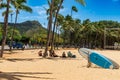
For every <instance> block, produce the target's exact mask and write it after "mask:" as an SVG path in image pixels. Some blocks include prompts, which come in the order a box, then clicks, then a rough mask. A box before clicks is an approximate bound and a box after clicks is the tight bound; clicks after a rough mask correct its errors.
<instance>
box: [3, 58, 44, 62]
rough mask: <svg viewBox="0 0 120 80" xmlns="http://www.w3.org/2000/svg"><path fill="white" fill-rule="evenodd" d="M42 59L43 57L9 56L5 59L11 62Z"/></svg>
mask: <svg viewBox="0 0 120 80" xmlns="http://www.w3.org/2000/svg"><path fill="white" fill-rule="evenodd" d="M40 59H43V58H9V59H5V60H7V61H11V62H17V61H35V60H40Z"/></svg>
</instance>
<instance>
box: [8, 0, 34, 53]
mask: <svg viewBox="0 0 120 80" xmlns="http://www.w3.org/2000/svg"><path fill="white" fill-rule="evenodd" d="M26 2H27V1H26V0H12V1H11V3H12V5H13V6H14V7H15V9H16V17H15V23H14V27H13V32H12V36H11V45H12V42H13V38H14V29H15V27H16V23H17V18H18V14H19V11H20V10H23V11H26V12H30V13H31V12H32V9H31V8H30V7H29V6H27V5H25V3H26ZM11 50H12V46H10V51H11Z"/></svg>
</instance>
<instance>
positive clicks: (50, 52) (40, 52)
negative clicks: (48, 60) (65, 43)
mask: <svg viewBox="0 0 120 80" xmlns="http://www.w3.org/2000/svg"><path fill="white" fill-rule="evenodd" d="M38 55H39V56H43V53H42V51H41V50H40V51H39V52H38ZM49 56H50V57H62V58H67V57H69V58H76V55H73V54H72V53H71V51H69V52H67V54H66V53H65V52H63V53H62V56H58V55H57V54H56V53H55V51H54V50H53V51H51V50H49Z"/></svg>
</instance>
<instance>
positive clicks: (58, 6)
mask: <svg viewBox="0 0 120 80" xmlns="http://www.w3.org/2000/svg"><path fill="white" fill-rule="evenodd" d="M62 3H63V0H60V1H59V2H58V4H57V6H56V7H57V10H56V12H55V21H54V25H53V34H52V41H51V51H52V52H53V47H54V35H55V27H56V23H57V18H58V13H59V11H60V8H61V7H62Z"/></svg>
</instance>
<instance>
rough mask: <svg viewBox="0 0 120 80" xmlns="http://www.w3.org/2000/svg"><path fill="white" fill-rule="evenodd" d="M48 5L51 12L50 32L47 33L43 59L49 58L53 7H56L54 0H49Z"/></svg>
mask: <svg viewBox="0 0 120 80" xmlns="http://www.w3.org/2000/svg"><path fill="white" fill-rule="evenodd" d="M48 4H49V7H50V9H49V10H50V12H49V20H48V27H47V28H48V32H47V43H46V48H45V52H44V54H43V57H46V56H47V51H48V46H49V45H50V37H51V29H52V22H53V21H52V20H53V7H54V0H51V2H50V1H49V0H48Z"/></svg>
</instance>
